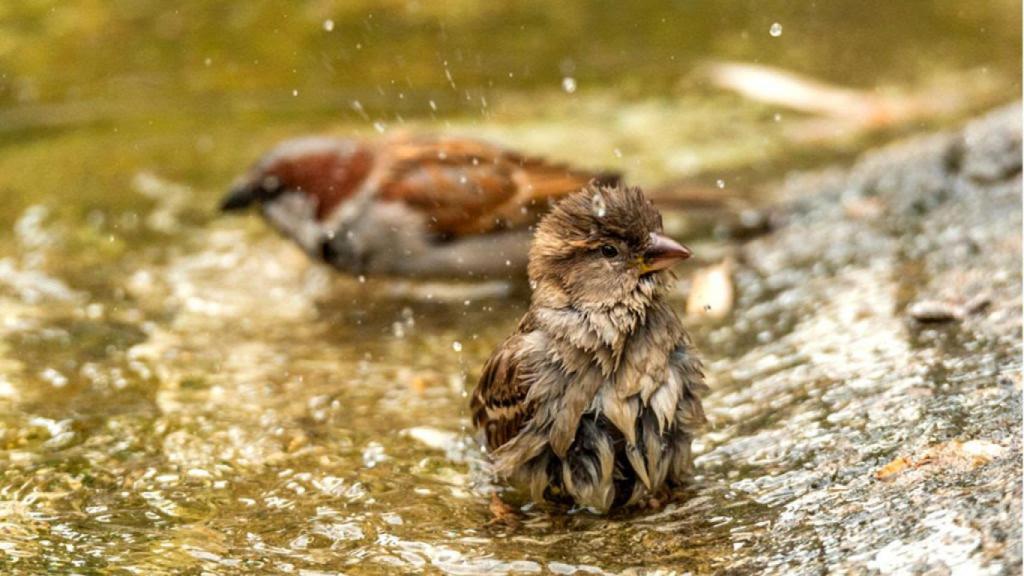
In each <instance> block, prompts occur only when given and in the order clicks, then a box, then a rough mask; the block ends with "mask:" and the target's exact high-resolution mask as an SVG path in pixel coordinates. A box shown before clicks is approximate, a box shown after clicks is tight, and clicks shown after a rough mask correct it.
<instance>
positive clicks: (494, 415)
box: [470, 334, 533, 450]
mask: <svg viewBox="0 0 1024 576" xmlns="http://www.w3.org/2000/svg"><path fill="white" fill-rule="evenodd" d="M522 344H523V337H522V334H515V335H513V336H511V337H510V338H509V339H508V340H506V341H505V342H504V343H503V344H502V345H501V346H500V347H499V348H498V349H497V350H495V351H494V353H493V354H492V355H491V358H490V359H489V360H488V361H487V364H486V365H485V366H484V371H483V374H481V375H480V382H479V383H478V384H477V386H476V390H474V391H473V399H472V400H471V402H470V410H471V412H472V415H473V424H474V425H475V426H476V428H477V430H481V431H482V432H483V433H484V436H485V439H486V441H487V448H488V450H496V449H498V448H499V447H501V446H502V445H504V444H506V443H507V442H509V441H510V440H512V439H513V438H514V437H515V436H516V434H518V433H519V431H520V430H522V428H523V426H524V424H525V423H526V421H527V420H529V418H530V415H531V414H532V412H533V409H532V407H531V406H530V405H529V404H528V403H527V401H526V395H527V392H528V391H529V389H530V383H529V381H528V379H527V378H526V377H525V374H523V371H522V370H520V365H519V351H520V349H521V347H522Z"/></svg>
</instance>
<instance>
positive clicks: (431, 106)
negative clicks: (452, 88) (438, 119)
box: [430, 100, 437, 112]
mask: <svg viewBox="0 0 1024 576" xmlns="http://www.w3.org/2000/svg"><path fill="white" fill-rule="evenodd" d="M430 109H431V110H433V111H434V112H437V102H434V101H433V100H431V101H430Z"/></svg>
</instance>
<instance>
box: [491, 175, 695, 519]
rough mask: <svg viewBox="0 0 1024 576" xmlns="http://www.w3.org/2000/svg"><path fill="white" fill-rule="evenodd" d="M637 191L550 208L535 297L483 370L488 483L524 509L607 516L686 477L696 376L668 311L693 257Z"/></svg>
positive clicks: (535, 262) (591, 191)
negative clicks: (517, 494) (501, 485)
mask: <svg viewBox="0 0 1024 576" xmlns="http://www.w3.org/2000/svg"><path fill="white" fill-rule="evenodd" d="M661 228H662V226H661V215H660V214H659V213H658V211H657V210H656V209H655V208H654V207H653V206H652V205H651V203H650V202H649V201H648V200H647V199H646V198H645V197H644V195H643V193H642V192H641V191H640V190H639V189H638V188H624V187H611V188H609V187H599V186H590V187H588V188H586V189H584V190H582V191H580V192H577V193H574V194H572V195H570V196H568V197H566V198H565V199H564V200H562V201H561V202H560V203H558V205H557V206H555V208H554V209H552V211H551V212H550V213H549V214H548V215H547V216H545V217H544V219H543V220H542V221H541V222H540V224H539V225H538V227H537V233H536V235H535V237H534V240H533V244H532V247H531V249H530V261H529V275H530V284H531V286H532V287H533V297H532V301H531V305H530V309H529V311H528V312H527V313H526V315H525V316H524V317H523V319H522V320H521V321H520V323H519V326H518V327H517V328H516V331H515V332H514V333H513V334H512V336H510V337H509V338H508V339H507V340H505V342H504V343H503V344H502V345H501V346H500V347H498V349H497V350H496V351H495V352H494V353H493V355H492V356H491V358H490V360H488V362H487V364H486V366H485V367H484V371H483V374H482V376H481V378H480V382H479V384H478V385H477V387H476V390H475V391H474V393H473V398H472V401H471V409H472V416H473V422H474V424H475V426H476V427H477V429H478V430H479V431H480V432H481V433H482V436H483V438H484V441H485V444H486V447H487V449H488V450H489V451H490V452H491V459H492V463H493V466H494V471H495V473H496V474H497V475H498V476H499V477H501V478H507V479H509V480H511V481H512V483H513V484H518V485H520V486H524V487H526V488H527V489H528V490H529V492H530V494H531V497H532V498H533V500H535V501H541V500H545V499H547V500H556V501H571V502H573V503H575V504H576V505H579V506H585V507H590V508H593V509H596V510H599V511H606V510H608V509H610V508H613V507H618V506H625V505H630V504H634V503H638V502H642V501H644V500H645V499H646V498H652V499H653V498H657V497H659V496H661V495H663V493H664V492H667V491H668V489H670V488H671V487H672V486H675V485H677V484H679V483H680V482H681V481H682V480H683V479H684V478H685V477H686V476H687V475H688V474H689V472H690V470H691V465H692V461H691V455H690V441H691V438H692V435H693V433H694V431H695V430H696V428H697V427H699V426H700V425H701V424H703V423H704V421H705V420H704V411H703V409H702V407H701V401H700V395H701V393H703V392H705V391H706V390H707V387H706V386H705V384H704V376H703V374H702V373H701V365H700V362H699V360H698V359H697V358H696V356H695V355H694V351H693V349H692V348H691V345H690V342H689V338H688V336H687V335H686V333H685V332H684V331H683V327H682V325H681V324H680V323H679V319H678V318H677V317H676V314H675V313H674V312H673V311H672V309H671V308H670V307H669V305H668V303H667V302H666V300H665V295H666V292H667V291H668V287H669V284H670V282H671V280H672V279H673V275H672V274H671V273H670V272H669V267H671V266H672V265H673V264H675V263H676V262H679V261H680V260H684V259H686V258H688V257H689V256H690V251H689V250H688V249H687V248H686V247H684V246H682V245H680V244H677V243H676V242H675V241H673V240H671V239H669V238H666V237H665V236H662V235H661Z"/></svg>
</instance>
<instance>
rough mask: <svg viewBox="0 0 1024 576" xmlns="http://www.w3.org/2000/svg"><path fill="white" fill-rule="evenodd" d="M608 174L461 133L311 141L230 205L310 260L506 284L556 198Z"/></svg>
mask: <svg viewBox="0 0 1024 576" xmlns="http://www.w3.org/2000/svg"><path fill="white" fill-rule="evenodd" d="M594 178H597V179H598V180H599V181H601V182H605V183H611V182H615V181H617V180H618V178H617V176H615V175H611V174H598V173H594V172H588V171H585V170H577V169H575V168H571V167H569V166H566V165H564V164H557V163H551V162H547V161H545V160H543V159H540V158H531V157H527V156H523V155H520V154H518V153H516V152H513V151H510V150H505V149H503V148H499V147H497V146H494V145H491V144H488V143H485V142H481V141H477V140H469V139H464V138H437V137H418V138H413V137H408V136H396V137H391V138H388V139H384V140H381V141H377V142H369V141H359V140H349V139H340V138H328V137H312V138H304V139H298V140H292V141H288V142H284V143H282V144H280V145H279V146H277V147H276V148H274V149H273V150H272V151H270V152H269V153H268V154H266V155H265V156H264V157H263V158H262V159H261V160H260V161H259V162H257V163H256V164H255V165H254V166H253V167H252V168H251V169H250V170H249V172H248V173H247V174H246V175H245V176H244V177H242V178H241V179H240V181H239V182H238V183H237V184H236V185H235V187H234V188H233V189H232V190H231V192H230V193H229V194H228V195H227V197H226V198H225V199H224V201H223V204H222V208H223V209H224V210H239V209H242V208H246V207H248V206H250V205H253V204H256V205H258V206H259V207H260V208H261V211H262V213H263V216H264V217H265V218H266V220H267V221H269V222H270V224H271V225H272V226H273V227H274V228H276V229H277V230H278V231H279V232H281V233H282V234H284V235H285V236H287V237H288V238H291V239H292V240H294V241H295V242H297V243H298V244H299V245H300V246H301V247H302V248H303V250H305V251H306V252H307V253H308V254H309V255H310V256H312V257H314V258H319V259H323V260H324V261H326V262H328V263H329V264H331V265H333V266H335V267H336V268H338V269H340V270H342V271H345V272H349V273H351V274H368V275H375V274H379V275H393V276H412V277H420V276H434V277H451V276H462V277H465V276H475V277H479V276H484V277H496V276H497V277H507V276H511V275H515V274H517V273H522V271H523V270H524V269H525V267H526V256H527V252H528V249H529V243H530V231H529V229H528V228H529V227H530V226H532V225H533V224H535V223H536V221H537V220H538V219H539V218H540V216H541V215H543V214H544V213H545V212H547V210H548V209H549V208H550V205H551V203H552V202H553V200H555V199H558V198H560V197H562V196H564V195H566V194H568V193H570V192H573V191H576V190H579V189H580V188H581V187H583V186H584V185H586V184H587V182H589V181H590V180H591V179H594Z"/></svg>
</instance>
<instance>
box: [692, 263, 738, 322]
mask: <svg viewBox="0 0 1024 576" xmlns="http://www.w3.org/2000/svg"><path fill="white" fill-rule="evenodd" d="M732 304H733V285H732V260H731V259H728V258H726V259H725V260H723V261H722V262H721V263H719V264H715V265H714V266H708V267H707V268H702V269H701V270H698V271H697V273H696V274H694V275H693V281H692V283H691V285H690V294H689V296H687V298H686V315H687V316H688V317H690V318H724V317H726V316H728V315H729V312H731V311H732Z"/></svg>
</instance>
